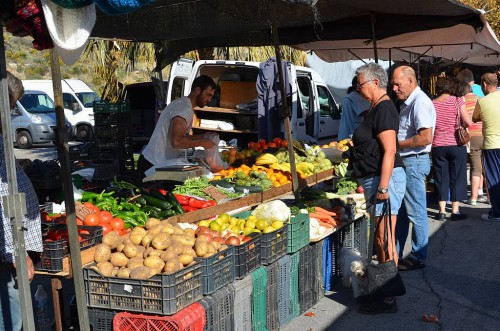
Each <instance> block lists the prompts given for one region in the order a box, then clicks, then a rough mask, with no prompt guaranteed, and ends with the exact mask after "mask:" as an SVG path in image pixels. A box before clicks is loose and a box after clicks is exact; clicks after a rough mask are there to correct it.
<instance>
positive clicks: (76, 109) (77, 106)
mask: <svg viewBox="0 0 500 331" xmlns="http://www.w3.org/2000/svg"><path fill="white" fill-rule="evenodd" d="M72 106H73V111H74V112H75V113H76V112H79V111H80V110H82V108H81V107H80V105H79V104H78V102H73V104H72Z"/></svg>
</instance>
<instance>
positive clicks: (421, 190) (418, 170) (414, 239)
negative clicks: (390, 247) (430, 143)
mask: <svg viewBox="0 0 500 331" xmlns="http://www.w3.org/2000/svg"><path fill="white" fill-rule="evenodd" d="M403 162H404V164H405V167H406V169H405V170H406V193H405V196H404V198H403V203H402V204H401V209H400V210H399V213H398V220H397V222H396V244H397V249H398V254H399V258H400V259H402V258H403V251H404V247H405V243H406V238H408V231H409V228H410V222H412V223H413V230H412V234H411V256H412V257H413V258H415V259H417V260H419V261H421V262H425V260H426V259H427V244H428V241H429V220H428V218H427V195H426V194H427V193H426V189H425V177H426V176H427V175H428V174H429V172H430V168H431V164H430V159H429V155H428V154H424V155H415V156H409V157H405V158H403Z"/></svg>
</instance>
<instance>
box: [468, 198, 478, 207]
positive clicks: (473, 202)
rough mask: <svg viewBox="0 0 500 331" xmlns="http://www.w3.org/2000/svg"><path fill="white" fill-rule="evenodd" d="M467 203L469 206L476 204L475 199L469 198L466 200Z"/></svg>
mask: <svg viewBox="0 0 500 331" xmlns="http://www.w3.org/2000/svg"><path fill="white" fill-rule="evenodd" d="M467 204H469V205H471V206H475V205H477V200H473V199H469V200H467Z"/></svg>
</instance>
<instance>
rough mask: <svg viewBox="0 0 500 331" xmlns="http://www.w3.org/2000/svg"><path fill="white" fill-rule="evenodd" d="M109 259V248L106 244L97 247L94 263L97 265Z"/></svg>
mask: <svg viewBox="0 0 500 331" xmlns="http://www.w3.org/2000/svg"><path fill="white" fill-rule="evenodd" d="M110 257H111V248H110V247H109V246H108V245H106V244H99V245H97V247H96V249H95V253H94V261H96V262H97V263H99V262H104V261H109V258H110Z"/></svg>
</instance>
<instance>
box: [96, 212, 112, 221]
mask: <svg viewBox="0 0 500 331" xmlns="http://www.w3.org/2000/svg"><path fill="white" fill-rule="evenodd" d="M112 219H113V214H111V213H110V212H109V211H107V210H103V211H100V212H99V222H100V223H101V224H102V223H109V222H111V220H112Z"/></svg>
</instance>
